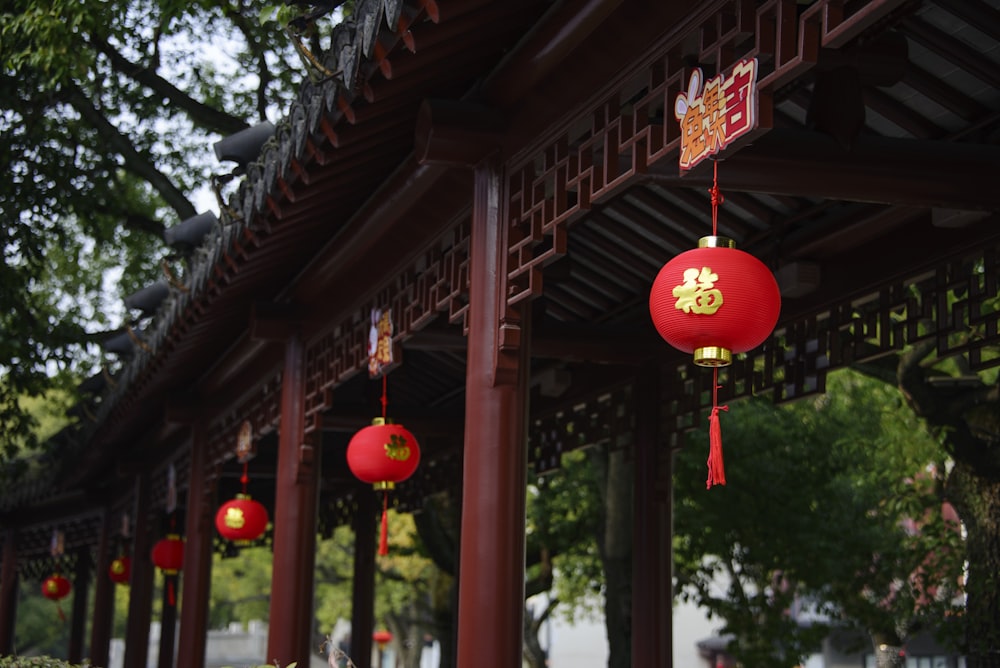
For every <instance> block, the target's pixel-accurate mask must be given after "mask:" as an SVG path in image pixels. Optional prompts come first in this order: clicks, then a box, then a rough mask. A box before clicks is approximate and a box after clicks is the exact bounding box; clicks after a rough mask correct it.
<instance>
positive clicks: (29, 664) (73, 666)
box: [0, 656, 91, 668]
mask: <svg viewBox="0 0 1000 668" xmlns="http://www.w3.org/2000/svg"><path fill="white" fill-rule="evenodd" d="M0 668H91V665H90V664H89V663H70V662H68V661H64V660H63V659H54V658H52V657H50V656H0Z"/></svg>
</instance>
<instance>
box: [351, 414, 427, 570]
mask: <svg viewBox="0 0 1000 668" xmlns="http://www.w3.org/2000/svg"><path fill="white" fill-rule="evenodd" d="M419 463H420V445H419V444H418V443H417V439H416V437H414V436H413V434H411V433H410V432H409V430H408V429H406V428H405V427H403V426H402V425H399V424H393V423H391V422H388V421H387V420H386V419H385V418H375V419H374V420H372V423H371V424H370V425H368V426H367V427H365V428H364V429H362V430H361V431H359V432H358V433H356V434H355V435H354V437H353V438H351V442H350V443H348V445H347V465H348V466H349V467H350V468H351V472H352V473H353V474H354V475H355V477H356V478H358V479H359V480H362V481H364V482H367V483H371V484H372V485H373V486H374V487H375V489H376V491H381V492H382V532H381V537H380V539H379V550H378V553H379V554H381V555H386V554H389V542H388V523H389V520H388V509H389V500H388V499H389V494H388V493H389V490H392V489H394V488H395V486H396V483H397V482H402V481H404V480H406V479H407V478H409V477H410V476H411V475H413V472H414V471H416V470H417V465H418V464H419Z"/></svg>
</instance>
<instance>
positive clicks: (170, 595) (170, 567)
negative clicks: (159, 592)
mask: <svg viewBox="0 0 1000 668" xmlns="http://www.w3.org/2000/svg"><path fill="white" fill-rule="evenodd" d="M152 558H153V565H154V566H156V567H157V568H159V569H160V570H161V571H163V575H164V578H165V580H166V584H167V602H168V603H170V605H175V604H176V602H177V595H176V592H175V590H174V580H175V579H176V577H177V574H178V573H179V572H180V571H181V569H182V568H183V567H184V539H183V538H181V537H180V536H179V535H177V534H175V533H170V534H167V536H166V537H165V538H161V539H160V540H159V541H157V543H156V545H154V546H153V552H152Z"/></svg>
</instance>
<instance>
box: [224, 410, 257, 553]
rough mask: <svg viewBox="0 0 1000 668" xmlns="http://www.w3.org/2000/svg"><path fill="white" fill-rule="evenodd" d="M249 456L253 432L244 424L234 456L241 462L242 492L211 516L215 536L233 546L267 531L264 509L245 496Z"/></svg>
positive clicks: (251, 541) (251, 449) (251, 454)
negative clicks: (213, 517) (216, 534)
mask: <svg viewBox="0 0 1000 668" xmlns="http://www.w3.org/2000/svg"><path fill="white" fill-rule="evenodd" d="M253 456H254V449H253V432H252V429H251V426H250V422H249V421H246V422H244V423H243V424H242V425H241V426H240V433H239V436H238V438H237V444H236V457H237V459H238V460H239V461H240V462H242V463H243V475H242V476H240V484H241V485H242V486H243V491H242V492H241V493H240V494H237V495H236V498H234V499H230V500H229V501H226V502H225V503H224V504H222V506H221V507H219V510H218V512H216V513H215V528H216V529H218V531H219V535H220V536H222V537H223V538H225V539H226V540H229V541H232V542H233V543H235V544H237V545H250V544H251V543H253V542H254V541H255V540H257V539H258V538H260V537H261V536H263V535H264V532H265V531H266V530H267V522H268V516H267V509H266V508H265V507H264V506H263V504H261V503H260V502H258V501H254V500H253V499H252V498H250V495H249V494H248V493H247V484H248V483H249V482H250V476H249V462H250V459H252V458H253Z"/></svg>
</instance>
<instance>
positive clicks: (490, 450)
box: [457, 157, 527, 668]
mask: <svg viewBox="0 0 1000 668" xmlns="http://www.w3.org/2000/svg"><path fill="white" fill-rule="evenodd" d="M502 192H503V188H502V169H501V165H500V162H499V160H498V159H497V158H496V157H489V158H487V159H486V160H484V161H483V162H482V163H480V164H479V165H478V166H477V167H476V169H475V197H474V201H473V211H472V235H471V242H470V244H471V249H470V280H469V283H470V290H469V314H468V323H469V341H468V357H467V362H466V364H467V367H466V402H465V406H466V413H465V457H464V477H463V490H462V532H461V554H460V562H459V585H458V620H459V621H458V645H457V665H458V666H460V667H461V668H466V667H467V666H476V668H519V667H520V666H521V644H522V637H523V621H524V528H525V524H524V522H525V518H524V513H525V507H524V504H525V501H524V495H525V483H526V462H527V455H526V445H525V430H524V419H525V416H524V413H525V411H524V405H523V396H524V395H523V389H522V386H523V385H524V383H523V382H522V381H523V377H524V375H526V372H527V369H526V368H524V367H525V364H524V363H523V361H522V360H521V354H523V352H524V347H525V346H526V345H527V341H521V342H520V343H521V344H522V347H521V349H520V351H517V350H516V345H515V344H516V340H515V339H516V334H517V333H518V332H519V331H520V330H519V329H518V325H517V324H516V323H514V322H512V321H508V320H506V319H502V318H501V316H505V317H508V316H510V314H509V313H508V311H507V307H506V294H505V291H504V286H505V281H504V276H505V273H506V234H505V228H504V225H503V219H502V216H501V210H500V201H501V194H502ZM523 338H526V337H523ZM502 343H506V344H510V345H512V346H514V347H515V351H514V353H513V354H510V352H509V350H510V348H508V350H507V351H502V350H501V344H502Z"/></svg>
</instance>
